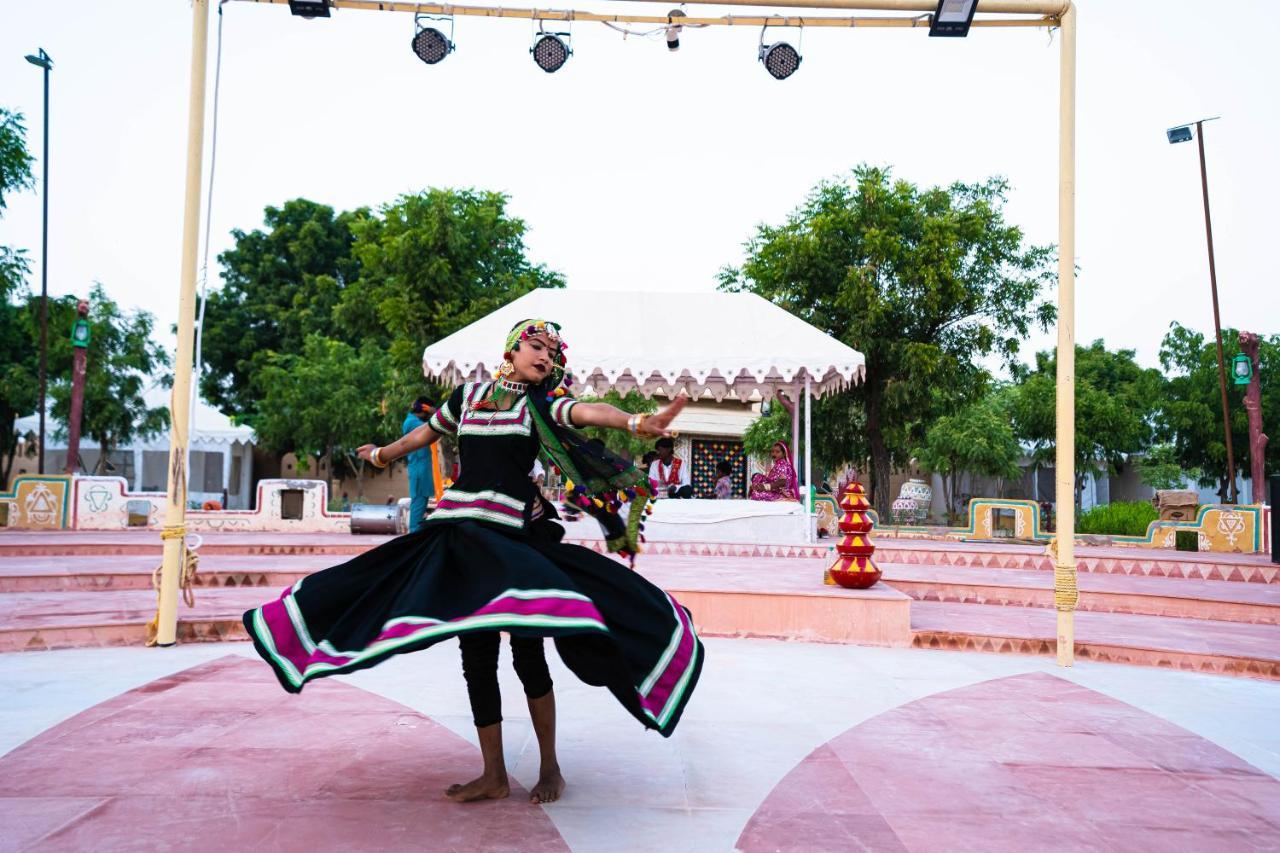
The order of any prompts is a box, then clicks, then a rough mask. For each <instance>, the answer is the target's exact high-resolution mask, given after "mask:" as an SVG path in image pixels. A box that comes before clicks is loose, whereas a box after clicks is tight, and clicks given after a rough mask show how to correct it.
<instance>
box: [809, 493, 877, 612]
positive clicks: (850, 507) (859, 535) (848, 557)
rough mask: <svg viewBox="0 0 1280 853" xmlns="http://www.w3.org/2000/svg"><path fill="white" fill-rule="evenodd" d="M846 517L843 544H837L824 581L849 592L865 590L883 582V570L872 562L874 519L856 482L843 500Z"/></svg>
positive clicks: (843, 518)
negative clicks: (833, 558)
mask: <svg viewBox="0 0 1280 853" xmlns="http://www.w3.org/2000/svg"><path fill="white" fill-rule="evenodd" d="M840 509H841V510H843V511H844V515H843V516H842V517H841V519H840V523H839V529H840V534H841V537H842V538H841V539H840V543H839V544H838V545H836V554H838V555H839V556H837V557H836V561H835V562H834V563H832V564H831V568H829V569H827V571H826V574H825V575H824V576H823V578H822V581H823V583H826V584H832V583H836V584H839V585H840V586H842V587H844V588H846V589H866V588H868V587H870V586H874V585H875V583H876V581H878V580H880V569H879V568H877V567H876V564H875V563H874V562H872V560H871V555H872V554H874V553H875V550H876V546H875V545H872V544H871V527H872V522H871V516H870V515H868V514H867V511H868V510H869V509H871V504H870V503H868V502H867V494H866V491H865V490H864V489H863V488H862V484H861V483H859V482H858V481H857V480H855V481H853V482H852V483H850V484H849V487H848V488H847V489H845V491H844V496H843V497H842V498H841V499H840Z"/></svg>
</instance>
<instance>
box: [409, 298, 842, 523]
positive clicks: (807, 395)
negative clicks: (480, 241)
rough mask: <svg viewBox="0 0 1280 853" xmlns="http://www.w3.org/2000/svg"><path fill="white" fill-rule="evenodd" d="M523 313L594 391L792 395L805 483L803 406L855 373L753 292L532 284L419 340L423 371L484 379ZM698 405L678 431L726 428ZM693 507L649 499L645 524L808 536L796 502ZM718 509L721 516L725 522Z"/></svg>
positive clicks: (837, 348)
mask: <svg viewBox="0 0 1280 853" xmlns="http://www.w3.org/2000/svg"><path fill="white" fill-rule="evenodd" d="M530 318H542V319H546V320H551V321H553V322H556V323H559V324H560V325H561V327H562V328H563V329H564V333H565V339H566V341H567V342H568V344H569V350H568V352H567V353H566V355H567V356H568V359H569V369H570V371H571V372H572V375H573V379H574V381H575V382H576V383H577V384H578V385H580V386H586V387H587V388H590V389H591V390H593V391H595V392H596V393H600V394H603V393H604V392H605V391H608V390H610V389H614V390H617V391H619V392H621V393H627V392H628V391H633V390H635V391H639V392H640V393H642V394H644V395H645V396H646V397H651V396H653V395H654V394H662V395H664V396H667V397H675V396H676V395H678V394H681V393H683V394H688V395H689V396H690V397H692V398H693V399H694V400H695V401H696V400H698V399H700V398H703V397H706V396H710V397H713V398H714V399H715V400H717V401H721V400H725V399H726V398H728V399H736V400H738V401H740V402H741V403H743V404H747V403H750V402H753V401H754V402H759V401H762V400H770V399H772V398H773V397H774V396H775V395H776V394H777V393H778V392H779V391H782V392H784V393H785V394H786V396H787V397H788V398H789V399H791V400H795V401H799V400H801V399H802V398H803V399H804V401H805V405H804V440H803V442H801V441H800V427H799V419H798V418H797V419H795V420H794V421H793V442H792V447H793V448H795V447H803V448H804V452H803V457H801V456H799V455H797V458H803V459H804V468H803V471H804V480H805V482H806V483H811V482H812V481H813V477H812V454H811V453H810V448H809V436H810V432H811V426H810V404H809V401H810V400H811V399H813V398H816V397H821V396H822V395H823V394H827V393H831V392H834V391H839V390H842V389H844V388H847V387H848V386H849V385H851V384H852V383H854V382H857V381H859V380H861V378H862V375H863V373H864V371H865V359H864V358H863V356H862V353H860V352H858V351H857V350H855V349H853V348H852V347H849V346H847V345H845V344H843V343H841V342H840V341H838V340H836V339H835V338H832V337H831V336H830V335H827V334H826V333H824V332H822V331H821V330H820V329H817V328H814V327H813V326H811V325H809V324H808V323H806V322H804V321H803V320H801V319H800V318H799V317H796V316H795V315H793V314H790V313H788V312H787V311H786V310H784V309H782V308H779V307H778V306H777V305H774V304H773V303H771V302H769V301H768V300H766V299H763V298H761V297H759V296H757V295H756V294H754V293H721V292H710V293H660V292H650V291H643V292H612V291H582V290H559V289H550V288H542V289H538V290H534V291H532V292H530V293H527V294H525V295H524V296H522V297H520V298H519V299H515V300H513V301H511V302H509V303H507V304H506V305H504V306H502V307H501V308H499V309H497V310H496V311H494V312H493V313H491V314H488V315H487V316H485V317H482V318H481V319H479V320H477V321H475V322H474V323H472V324H471V325H469V326H466V327H464V328H462V329H460V330H458V331H457V332H454V333H453V334H452V335H449V336H448V337H446V338H443V339H442V340H440V341H437V342H436V343H434V344H432V345H431V346H429V347H427V348H426V351H425V352H424V353H423V355H422V366H423V372H424V373H425V374H426V375H427V376H428V377H433V378H438V379H440V380H442V381H444V382H448V383H457V382H462V381H464V380H467V379H489V378H492V375H493V370H494V368H496V367H497V366H498V365H499V364H500V363H501V361H502V351H501V348H502V341H503V340H504V339H505V338H506V336H507V333H508V332H509V331H510V329H511V327H512V326H514V325H515V324H516V323H518V322H519V321H521V320H525V319H530ZM701 408H702V407H698V406H696V405H691V406H690V407H689V408H688V409H687V410H686V412H685V414H684V415H682V416H681V421H680V423H679V424H678V427H679V429H680V430H681V431H682V432H684V431H686V430H688V431H690V432H701V433H705V434H706V435H708V436H715V435H717V434H719V435H724V434H726V433H727V430H726V432H719V430H722V429H725V427H726V426H728V425H727V424H724V423H721V424H713V423H712V422H711V421H712V420H714V419H716V418H717V417H720V419H721V420H722V419H723V418H722V416H717V415H713V414H712V413H710V412H706V411H699V409H701ZM744 408H746V406H745V405H744ZM744 414H745V413H744ZM796 414H797V415H799V412H796ZM748 417H753V416H752V415H748ZM700 420H702V421H706V423H699V421H700ZM748 422H749V420H748ZM734 426H736V424H735V425H734ZM730 429H732V427H730ZM738 434H739V435H740V434H741V433H740V432H739V433H738ZM682 449H683V447H682V448H679V449H678V451H677V452H680V450H682ZM694 503H696V501H693V502H691V501H678V502H677V501H670V502H668V501H659V505H658V509H657V511H656V512H655V516H654V519H653V521H654V524H655V528H656V527H662V528H663V529H662V533H663V534H664V535H663V538H677V539H683V538H691V537H692V538H702V540H703V541H726V540H724V539H722V538H721V536H720V535H718V534H717V531H716V528H717V525H719V526H721V527H723V526H724V524H725V523H727V522H730V521H732V522H734V529H733V530H731V531H730V530H729V529H728V528H725V529H724V530H720V531H719V533H720V534H724V535H727V536H728V537H729V539H733V538H734V537H739V536H741V535H743V532H742V530H740V529H739V528H740V527H741V528H752V527H753V526H754V528H755V530H756V531H757V532H760V531H761V530H763V528H762V527H761V522H760V521H759V519H756V520H755V521H754V522H753V521H751V520H748V519H749V518H753V517H755V516H758V515H768V516H770V517H773V516H779V515H782V516H789V517H790V519H791V520H790V521H789V522H782V523H783V524H786V525H787V529H788V530H790V531H791V533H790V534H789V535H788V536H786V537H785V538H783V539H781V540H780V539H779V538H778V537H779V536H781V533H780V532H778V531H772V530H771V531H769V533H768V537H769V540H770V541H786V539H792V540H793V541H794V540H796V539H797V538H798V541H805V540H807V539H810V538H811V537H812V535H813V534H812V524H811V522H810V521H809V519H808V518H807V516H808V515H809V510H808V508H807V507H802V506H800V505H799V504H792V505H791V506H790V507H786V506H777V507H774V508H771V509H769V510H768V511H767V512H766V511H765V510H763V509H762V508H761V507H760V506H759V505H756V506H753V507H749V508H748V509H750V510H751V511H750V513H746V514H744V512H743V508H736V509H734V510H730V508H728V507H723V506H722V507H719V508H713V507H705V508H697V507H694V506H693V504H694ZM716 503H726V502H716ZM753 503H754V502H753ZM726 512H728V513H729V515H730V516H732V518H728V517H724V513H726ZM681 524H685V525H688V526H689V530H687V531H684V532H680V531H677V530H676V529H675V526H677V525H681ZM765 526H768V525H765ZM761 535H764V534H763V533H762V534H761ZM654 538H657V536H656V533H655V537H654Z"/></svg>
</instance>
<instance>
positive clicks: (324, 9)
mask: <svg viewBox="0 0 1280 853" xmlns="http://www.w3.org/2000/svg"><path fill="white" fill-rule="evenodd" d="M289 11H290V12H292V13H293V14H295V15H297V16H298V17H299V18H308V19H310V18H327V17H329V0H289Z"/></svg>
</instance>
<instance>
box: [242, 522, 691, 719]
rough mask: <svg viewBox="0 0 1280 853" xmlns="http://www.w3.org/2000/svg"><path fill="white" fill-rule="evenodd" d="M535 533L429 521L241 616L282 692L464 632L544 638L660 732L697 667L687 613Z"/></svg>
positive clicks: (611, 568)
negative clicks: (485, 632)
mask: <svg viewBox="0 0 1280 853" xmlns="http://www.w3.org/2000/svg"><path fill="white" fill-rule="evenodd" d="M530 531H531V532H530V533H529V534H527V535H524V534H512V533H508V532H505V531H501V530H499V529H496V528H494V527H491V526H489V525H486V524H484V523H480V522H475V521H460V522H455V523H436V524H428V525H427V526H426V528H424V529H423V530H421V531H419V532H417V533H410V534H408V535H406V536H401V537H398V538H396V539H393V540H391V541H390V542H386V543H384V544H383V545H381V546H379V547H377V548H375V549H373V550H371V551H367V552H365V553H364V554H361V555H359V556H358V557H355V558H354V559H352V560H349V561H348V562H346V563H342V564H341V565H338V566H334V567H333V568H329V569H325V570H323V571H320V572H317V573H315V574H313V575H309V576H307V577H306V578H303V579H302V580H300V581H298V582H297V583H296V584H294V585H293V586H292V587H289V588H288V589H286V590H284V592H283V593H282V594H281V595H280V597H279V598H278V599H276V600H274V601H271V602H268V603H267V604H264V605H263V606H261V607H258V608H255V609H253V610H250V611H248V612H247V613H245V614H244V624H245V627H246V628H247V629H248V630H249V634H250V636H251V637H252V638H253V642H254V646H255V647H256V648H257V650H258V653H259V654H260V655H262V657H263V659H264V660H266V662H267V663H268V664H270V665H271V667H272V669H273V670H274V671H275V673H276V676H277V677H278V678H279V679H280V684H281V685H282V686H283V687H284V689H285V690H288V691H289V692H291V693H297V692H299V691H301V690H302V688H303V687H304V686H305V685H306V683H307V682H308V681H311V680H313V679H316V678H323V677H324V676H326V675H332V674H334V673H342V672H353V671H355V670H358V669H364V668H366V667H370V666H374V665H376V664H377V663H379V662H381V661H383V660H385V659H387V658H388V657H391V656H392V655H396V654H401V653H403V652H412V651H417V650H418V649H425V648H427V647H428V646H433V645H435V644H436V643H438V642H440V641H441V640H446V639H449V638H450V637H455V636H458V635H460V634H464V633H468V632H472V631H507V632H509V633H511V634H515V635H523V636H536V637H551V638H553V639H554V640H555V644H556V650H557V651H558V652H559V654H560V657H561V659H562V660H563V661H564V662H565V665H566V666H568V667H569V669H570V670H571V671H572V672H573V673H574V674H575V675H576V676H577V677H578V678H580V679H581V680H582V681H584V682H586V683H587V684H591V685H594V686H600V687H606V688H608V689H609V690H610V692H612V693H613V695H614V696H615V697H617V699H618V701H620V702H621V703H622V705H623V706H624V707H625V708H626V709H627V710H628V711H629V712H631V714H632V715H634V716H635V717H636V719H638V720H639V721H640V722H641V723H643V724H644V725H645V726H647V727H649V728H652V729H656V730H657V731H659V732H661V733H662V734H663V735H664V736H669V735H670V734H671V732H672V731H673V730H674V729H675V726H676V723H677V722H678V721H679V720H680V715H681V713H682V712H683V710H684V707H685V705H686V704H687V703H688V701H689V698H690V696H692V695H693V689H694V686H695V685H696V684H697V681H698V675H699V673H700V671H701V669H702V657H703V648H702V643H701V642H700V641H699V639H698V636H697V634H696V633H695V632H694V629H693V621H692V619H691V618H690V615H689V611H688V610H687V609H686V608H684V607H682V606H681V605H680V604H679V603H678V602H677V601H676V600H675V599H674V598H672V597H671V596H670V595H668V594H667V593H665V592H663V591H662V590H661V589H658V588H657V587H656V586H654V585H653V584H651V583H649V582H648V581H647V580H645V579H644V578H643V577H641V576H640V575H639V574H637V573H635V572H634V571H632V570H631V569H629V568H628V567H626V566H625V565H623V564H622V563H619V562H618V561H616V560H614V559H611V558H609V557H606V556H603V555H601V554H598V553H596V552H595V551H592V550H590V549H588V548H583V547H581V546H579V545H567V544H564V543H562V542H560V541H559V534H560V533H561V532H562V529H561V528H560V526H559V525H557V524H555V523H554V522H550V521H541V522H537V523H535V524H533V525H530Z"/></svg>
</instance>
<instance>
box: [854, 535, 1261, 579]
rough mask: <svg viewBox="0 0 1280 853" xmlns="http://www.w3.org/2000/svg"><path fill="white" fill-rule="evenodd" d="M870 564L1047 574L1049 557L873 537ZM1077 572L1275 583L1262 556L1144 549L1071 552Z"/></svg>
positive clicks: (1024, 549) (1033, 550) (1028, 550)
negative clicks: (873, 557)
mask: <svg viewBox="0 0 1280 853" xmlns="http://www.w3.org/2000/svg"><path fill="white" fill-rule="evenodd" d="M871 538H872V541H874V542H875V544H876V560H877V561H879V562H884V563H904V564H915V565H929V566H959V567H973V568H979V569H1023V570H1028V569H1034V570H1038V571H1044V572H1051V571H1053V559H1052V558H1051V557H1050V556H1049V555H1048V553H1047V552H1046V550H1045V548H1044V547H1042V546H1039V545H1003V544H999V543H995V542H938V541H935V540H919V539H917V540H908V539H878V540H877V539H876V538H875V534H874V533H873V534H872V537H871ZM1076 569H1077V571H1079V572H1081V573H1086V572H1087V573H1090V574H1110V575H1134V576H1146V577H1166V578H1194V579H1199V580H1218V581H1243V582H1247V583H1268V584H1269V583H1280V565H1278V564H1276V563H1273V562H1271V558H1270V556H1268V555H1266V554H1218V553H1211V552H1207V551H1206V552H1204V553H1198V552H1183V551H1171V550H1162V549H1148V548H1114V547H1112V548H1102V547H1092V546H1089V547H1079V548H1076Z"/></svg>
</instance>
